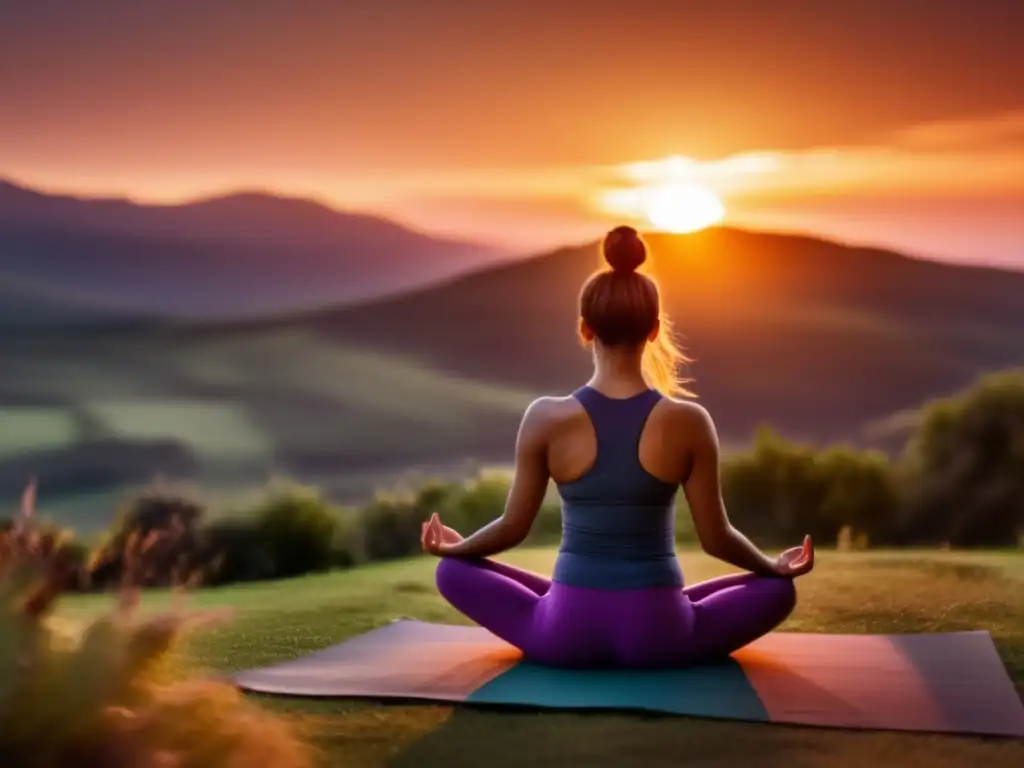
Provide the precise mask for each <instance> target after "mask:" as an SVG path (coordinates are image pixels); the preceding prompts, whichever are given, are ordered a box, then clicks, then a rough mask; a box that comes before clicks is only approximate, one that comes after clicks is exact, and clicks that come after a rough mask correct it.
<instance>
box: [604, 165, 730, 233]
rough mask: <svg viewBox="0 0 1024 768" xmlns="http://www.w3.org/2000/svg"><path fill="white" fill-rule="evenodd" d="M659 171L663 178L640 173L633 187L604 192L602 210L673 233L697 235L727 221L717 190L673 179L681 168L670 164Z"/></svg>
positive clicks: (636, 176)
mask: <svg viewBox="0 0 1024 768" xmlns="http://www.w3.org/2000/svg"><path fill="white" fill-rule="evenodd" d="M662 165H664V166H665V167H664V168H662V167H661V166H662ZM658 169H660V171H661V173H660V175H661V176H662V177H661V178H657V175H654V176H653V177H652V176H651V174H647V175H646V176H644V175H642V174H638V175H634V176H633V178H632V179H631V180H632V181H633V182H634V184H633V185H630V186H625V187H618V188H613V189H606V190H604V191H602V192H601V193H600V194H599V197H598V199H597V207H598V210H601V211H603V212H604V213H606V214H612V215H613V216H628V217H630V218H632V219H636V220H639V221H646V222H647V223H648V224H649V225H650V226H651V227H652V228H654V229H655V230H657V231H660V232H668V233H671V234H686V233H688V232H697V231H699V230H701V229H705V228H706V227H710V226H711V225H713V224H717V223H718V222H720V221H722V219H724V218H725V205H724V204H723V203H722V201H721V199H719V197H718V195H716V194H715V193H714V191H712V190H711V189H709V188H708V187H706V186H704V185H703V184H700V183H699V182H696V181H694V180H692V179H685V178H672V177H673V176H677V175H678V169H677V168H676V167H675V166H671V165H669V164H668V163H667V161H666V162H664V163H661V164H660V165H659V166H658ZM684 170H685V169H684ZM637 182H640V183H637Z"/></svg>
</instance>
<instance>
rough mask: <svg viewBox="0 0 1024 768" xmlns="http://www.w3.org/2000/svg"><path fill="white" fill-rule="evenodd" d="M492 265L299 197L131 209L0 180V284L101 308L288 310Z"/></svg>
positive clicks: (465, 249)
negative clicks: (13, 282)
mask: <svg viewBox="0 0 1024 768" xmlns="http://www.w3.org/2000/svg"><path fill="white" fill-rule="evenodd" d="M499 258H500V254H498V253H497V252H495V251H494V250H493V249H490V248H487V247H485V246H481V245H478V244H473V243H467V242H460V241H454V240H444V239H439V238H433V237H428V236H426V235H424V234H421V233H418V232H413V231H411V230H409V229H406V228H404V227H401V226H398V225H396V224H394V223H393V222H390V221H387V220H384V219H380V218H377V217H373V216H365V215H358V214H352V213H341V212H339V211H336V210H334V209H331V208H328V207H326V206H324V205H321V204H319V203H316V202H312V201H308V200H299V199H291V198H282V197H277V196H272V195H266V194H258V193H242V194H235V195H229V196H225V197H218V198H210V199H206V200H200V201H196V202H191V203H186V204H181V205H140V204H136V203H133V202H131V201H128V200H122V199H82V198H76V197H69V196H58V195H47V194H42V193H39V192H35V191H33V190H29V189H26V188H23V187H19V186H16V185H13V184H10V183H6V182H3V181H0V277H3V276H6V277H8V278H16V279H20V280H32V281H37V282H41V283H42V282H45V283H46V284H47V285H49V286H50V287H51V288H62V289H68V290H74V291H76V292H86V293H90V294H92V295H93V296H94V297H95V299H96V300H97V301H99V302H101V303H106V304H109V305H110V307H111V311H112V312H113V311H125V312H130V313H135V312H140V311H141V312H145V313H147V314H161V315H172V316H178V317H182V316H184V317H203V318H225V317H233V316H239V315H260V314H266V313H274V312H281V311H295V310H297V309H305V308H308V307H310V306H324V305H337V304H342V303H345V302H347V301H351V300H354V299H364V298H368V297H375V296H381V295H384V294H388V293H393V292H396V291H403V290H408V289H410V288H412V287H416V286H421V285H423V284H426V283H429V282H431V281H437V280H441V279H444V278H446V277H450V276H452V275H455V274H458V273H460V272H464V271H466V270H467V269H470V268H475V267H478V266H479V265H481V264H484V263H490V262H493V261H495V260H497V259H499Z"/></svg>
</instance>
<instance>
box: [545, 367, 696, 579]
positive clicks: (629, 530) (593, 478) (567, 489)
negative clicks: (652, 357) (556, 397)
mask: <svg viewBox="0 0 1024 768" xmlns="http://www.w3.org/2000/svg"><path fill="white" fill-rule="evenodd" d="M674 405H678V404H675V403H672V402H671V401H667V400H666V399H665V398H663V397H662V395H661V394H659V393H658V392H657V391H655V390H652V389H646V390H643V391H641V392H638V393H637V394H635V395H633V396H631V397H624V398H615V397H609V396H607V395H605V394H602V393H601V392H599V391H598V390H596V389H594V388H593V387H590V386H586V387H582V388H581V389H579V390H578V391H576V392H575V393H574V394H573V396H572V398H566V399H565V400H562V401H559V406H558V407H557V410H558V411H559V414H560V416H561V418H557V417H556V419H555V420H554V423H553V429H552V431H551V439H550V443H549V448H548V456H549V465H550V468H551V474H552V477H553V478H554V480H555V482H556V483H557V485H558V490H559V494H560V495H561V497H562V546H561V549H560V551H559V556H558V560H557V562H556V564H555V572H554V580H555V581H557V582H559V583H563V584H569V585H572V586H578V587H589V588H593V589H642V588H645V587H669V586H676V587H678V586H682V573H681V572H680V569H679V564H678V561H677V559H676V555H675V498H676V494H677V491H678V488H679V483H680V481H681V479H682V475H683V471H684V467H685V456H684V454H683V453H682V452H676V455H672V456H666V455H665V453H666V451H665V448H666V440H665V439H664V433H665V431H666V430H665V426H666V425H665V423H664V422H665V421H666V418H667V417H669V415H670V414H669V411H670V410H671V409H672V406H674ZM670 442H671V443H675V442H677V441H674V440H673V441H670ZM680 459H683V460H682V461H681V460H680Z"/></svg>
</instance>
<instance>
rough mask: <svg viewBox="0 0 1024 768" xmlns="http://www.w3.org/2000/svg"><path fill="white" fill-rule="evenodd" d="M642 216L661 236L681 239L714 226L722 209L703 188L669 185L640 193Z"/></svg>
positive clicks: (687, 183) (670, 183) (712, 194)
mask: <svg viewBox="0 0 1024 768" xmlns="http://www.w3.org/2000/svg"><path fill="white" fill-rule="evenodd" d="M644 192H645V194H643V198H644V202H643V215H644V217H645V218H646V219H647V221H648V222H650V224H651V226H652V227H654V228H655V229H657V230H660V231H662V232H670V233H672V234H677V235H682V234H686V233H688V232H697V231H698V230H701V229H704V228H706V227H710V226H711V225H712V224H717V223H718V222H719V221H721V220H722V218H723V217H724V216H725V206H724V205H722V201H721V200H719V199H718V196H717V195H716V194H715V193H714V192H712V191H711V190H710V189H708V188H707V187H704V186H701V185H700V184H694V183H692V182H669V183H666V184H660V185H657V186H652V187H649V188H647V189H646V190H644Z"/></svg>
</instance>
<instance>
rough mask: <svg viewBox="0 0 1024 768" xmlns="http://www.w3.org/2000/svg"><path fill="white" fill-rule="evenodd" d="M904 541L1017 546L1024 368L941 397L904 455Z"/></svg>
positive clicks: (1023, 464) (1023, 469) (1023, 497)
mask: <svg viewBox="0 0 1024 768" xmlns="http://www.w3.org/2000/svg"><path fill="white" fill-rule="evenodd" d="M901 471H902V481H903V483H904V487H905V504H906V513H905V519H904V521H903V537H902V541H903V542H914V543H921V542H925V543H933V544H935V543H946V542H948V543H950V544H952V545H954V546H965V547H979V546H992V547H1012V546H1016V545H1017V543H1018V541H1020V538H1021V536H1022V534H1024V371H1011V372H1007V373H1000V374H994V375H990V376H986V377H984V378H982V379H981V380H980V381H978V382H977V384H976V385H975V386H974V387H972V388H970V389H969V390H967V391H965V392H961V393H959V394H957V395H954V396H952V397H947V398H943V399H940V400H936V401H935V402H933V403H930V404H929V405H927V406H925V407H924V408H923V409H922V410H921V412H920V424H919V426H918V429H917V431H916V433H915V434H914V436H913V437H912V438H911V440H910V442H909V444H908V445H907V449H906V451H905V453H904V455H903V467H902V470H901Z"/></svg>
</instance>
